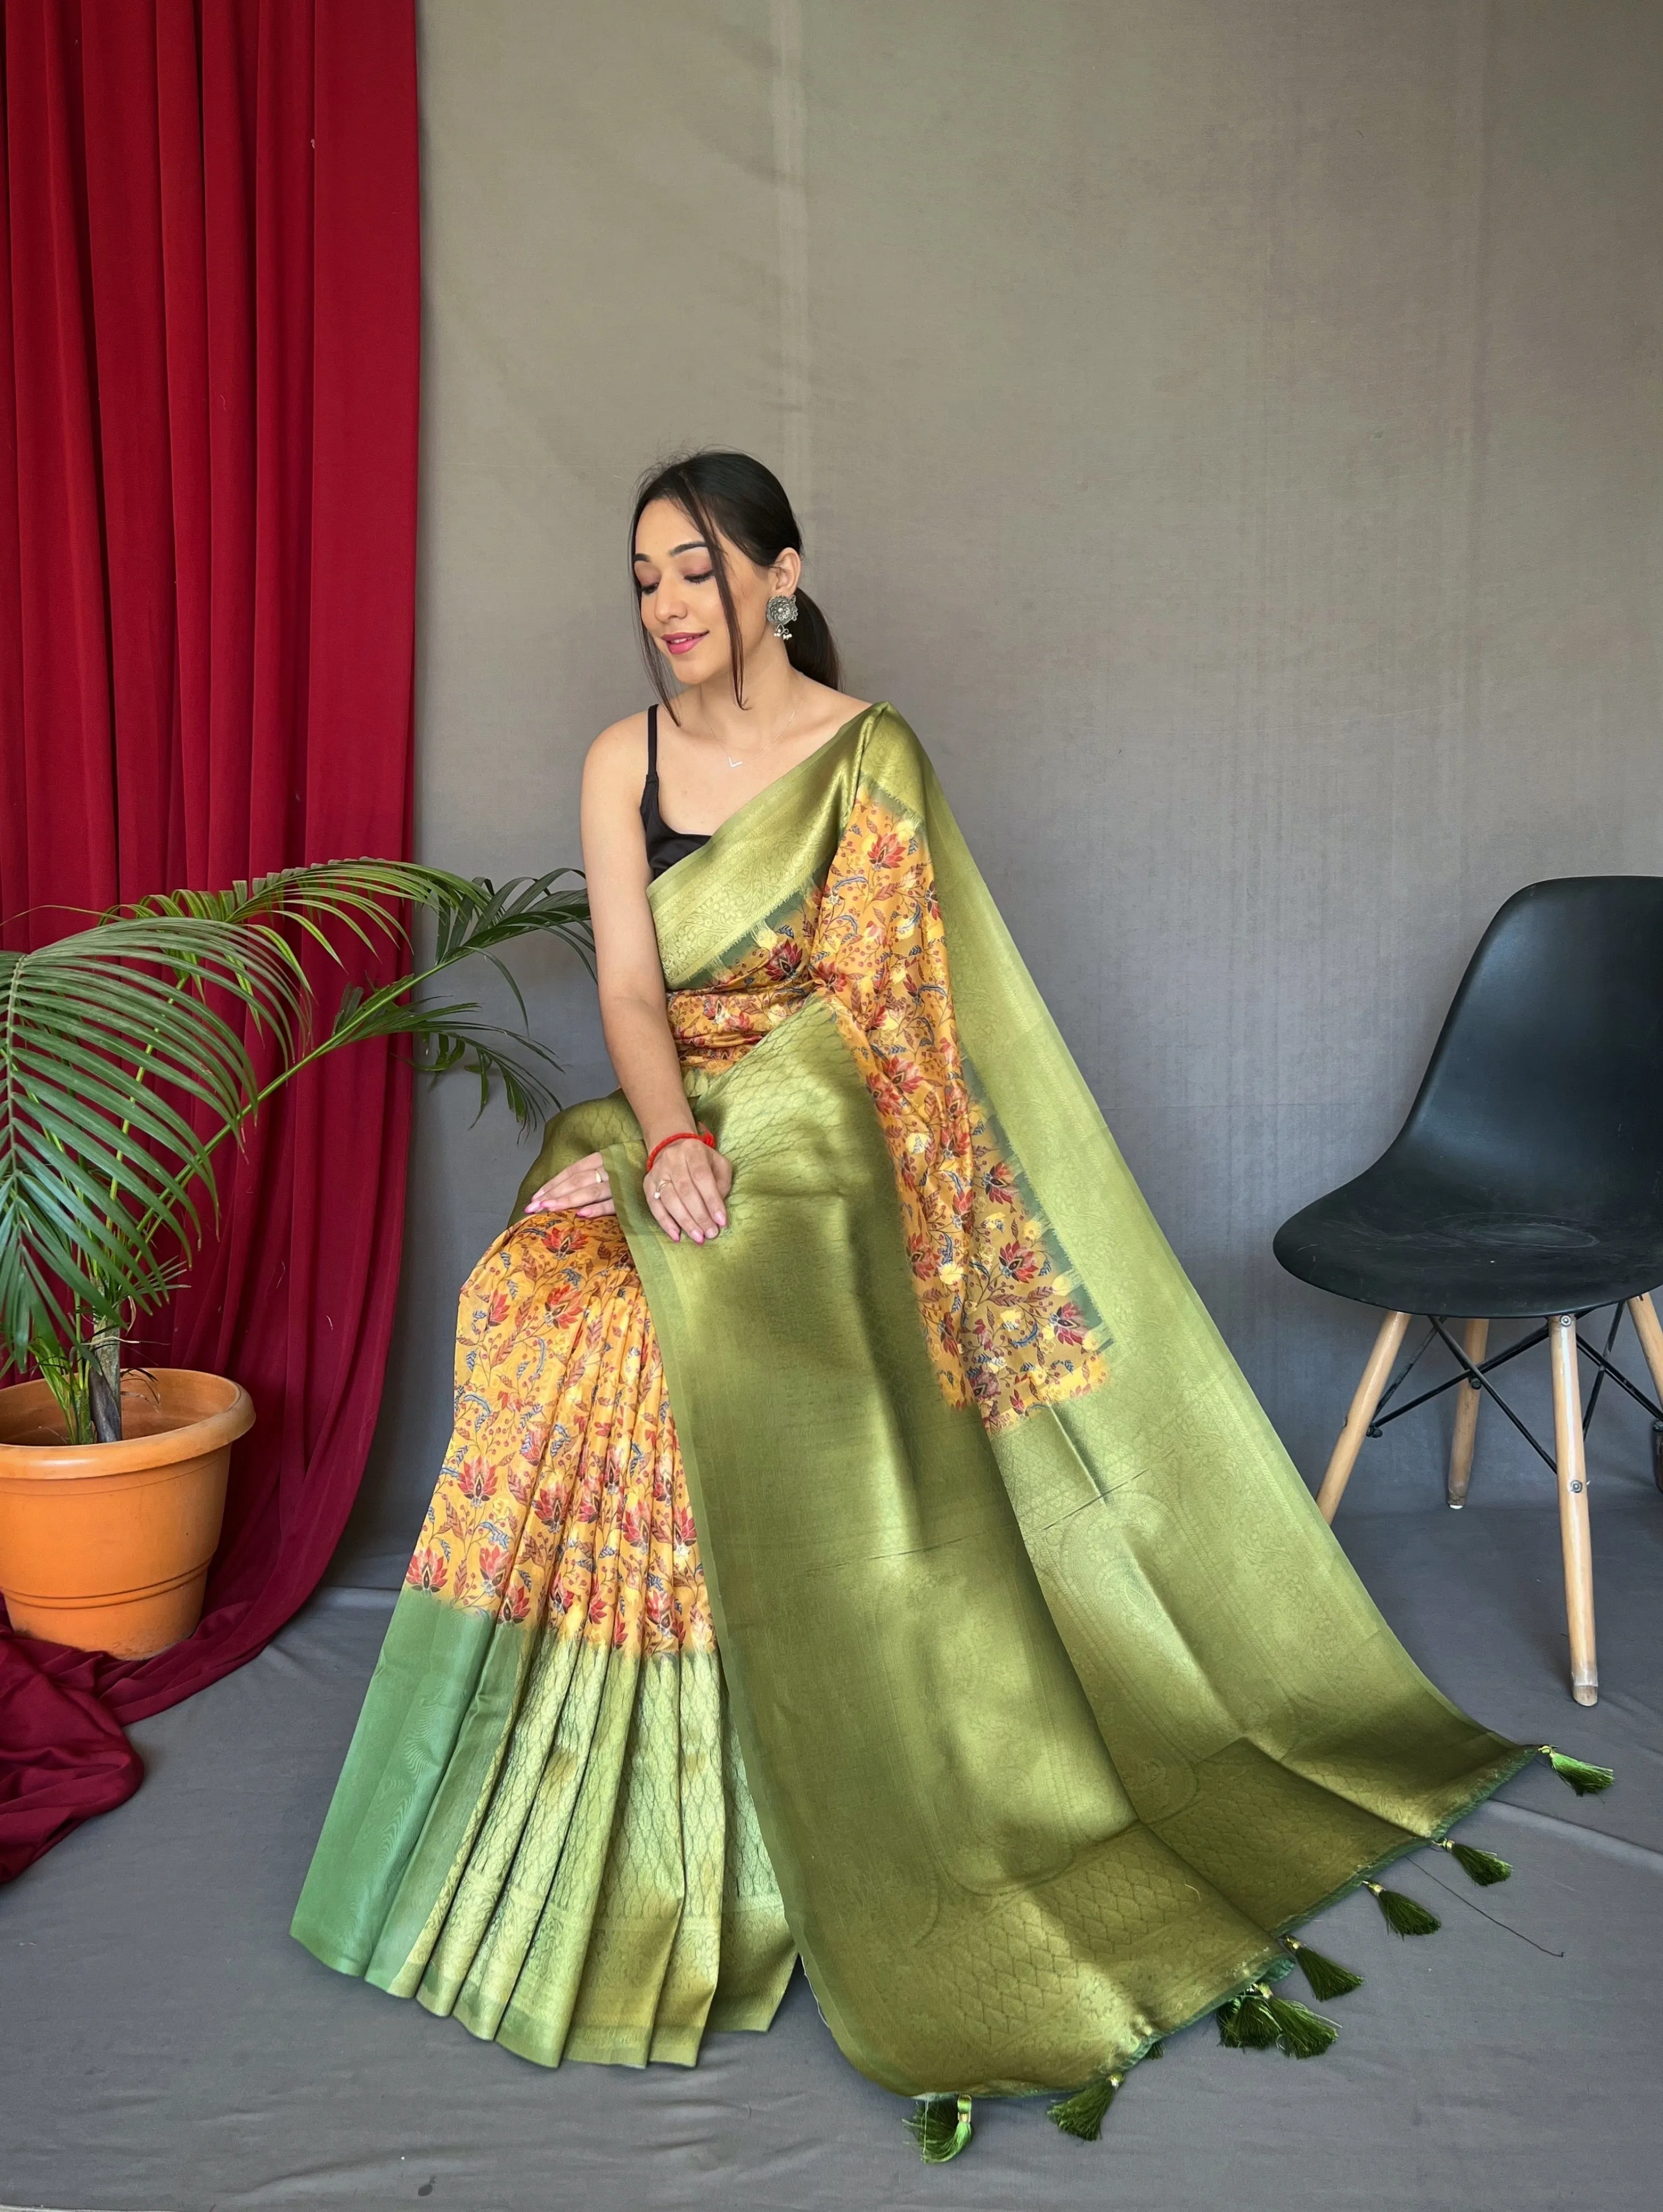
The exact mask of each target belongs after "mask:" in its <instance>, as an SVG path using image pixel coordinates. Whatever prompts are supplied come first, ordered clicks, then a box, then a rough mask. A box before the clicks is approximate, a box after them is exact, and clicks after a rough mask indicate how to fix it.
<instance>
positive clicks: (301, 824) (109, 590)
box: [0, 0, 419, 1873]
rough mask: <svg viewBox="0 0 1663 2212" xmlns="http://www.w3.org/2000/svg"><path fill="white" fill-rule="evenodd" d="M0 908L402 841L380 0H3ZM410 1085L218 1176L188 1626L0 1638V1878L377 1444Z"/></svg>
mask: <svg viewBox="0 0 1663 2212" xmlns="http://www.w3.org/2000/svg"><path fill="white" fill-rule="evenodd" d="M3 36H4V45H3V66H4V76H5V88H4V90H5V133H6V142H5V165H4V177H3V191H4V193H5V204H4V206H3V209H0V254H3V255H4V257H5V260H4V265H3V267H0V777H3V801H4V803H3V807H0V915H5V916H9V917H12V919H11V920H10V921H9V923H8V926H7V935H6V942H7V943H8V944H9V945H14V946H20V945H27V944H29V943H31V942H35V943H38V942H40V941H42V940H43V939H48V938H51V937H52V936H54V935H57V934H58V933H61V932H62V931H63V930H64V929H66V928H70V927H74V926H76V925H75V918H74V917H73V916H72V915H67V914H65V913H64V912H62V911H58V912H52V911H51V910H50V909H51V908H52V907H54V906H56V907H58V908H63V907H79V908H101V907H103V906H106V905H108V904H111V903H112V902H115V901H117V900H126V899H130V898H134V897H137V896H140V895H142V894H143V893H144V892H147V891H150V890H160V889H163V888H167V887H172V886H173V885H178V884H193V885H202V886H206V887H216V886H220V885H223V884H228V883H230V882H232V881H233V880H234V879H236V878H240V877H246V876H251V875H258V874H262V873H264V872H266V871H268V870H270V869H274V868H279V867H283V866H288V865H290V864H292V863H294V862H297V861H302V860H333V859H338V858H343V857H348V856H352V857H356V856H359V855H361V854H375V855H379V856H385V857H397V856H402V855H404V854H407V853H408V851H409V849H410V701H411V671H412V650H413V626H414V604H415V558H416V396H417V365H418V314H419V236H418V204H417V181H416V33H415V22H414V0H3ZM409 1104H410V1100H409V1078H408V1074H407V1073H406V1072H405V1071H404V1068H403V1067H402V1066H401V1065H400V1064H399V1062H398V1060H397V1059H396V1058H395V1056H394V1054H392V1053H391V1050H390V1049H389V1048H386V1047H385V1046H383V1045H379V1044H370V1045H360V1046H357V1047H355V1048H352V1049H351V1050H349V1051H348V1052H347V1053H344V1054H342V1055H341V1056H340V1057H339V1058H338V1059H337V1060H333V1061H331V1062H327V1063H325V1065H324V1066H322V1067H320V1068H319V1069H317V1070H316V1071H314V1072H313V1073H312V1074H310V1075H308V1076H307V1078H305V1079H302V1081H301V1082H300V1084H298V1085H296V1086H295V1087H294V1091H292V1092H290V1093H288V1094H286V1095H285V1096H284V1097H282V1099H281V1100H280V1101H279V1102H278V1103H276V1106H275V1107H274V1109H272V1110H271V1111H270V1112H269V1113H268V1114H267V1115H265V1117H264V1119H263V1120H262V1121H260V1122H259V1123H258V1126H257V1127H256V1130H255V1132H254V1134H253V1136H252V1140H251V1142H250V1144H249V1146H248V1147H247V1150H246V1153H245V1154H244V1155H243V1156H242V1157H241V1158H240V1159H239V1160H238V1161H237V1162H236V1164H235V1165H234V1169H233V1170H231V1171H229V1172H228V1173H227V1174H226V1175H225V1176H224V1177H223V1178H222V1184H223V1188H222V1196H223V1200H224V1218H223V1222H222V1231H221V1233H220V1236H219V1237H218V1241H217V1243H215V1246H214V1247H213V1249H211V1250H209V1251H208V1252H206V1253H204V1254H203V1257H202V1258H201V1260H200V1261H199V1262H198V1263H197V1267H196V1269H195V1271H194V1275H193V1278H192V1279H191V1283H190V1285H189V1287H188V1289H187V1290H186V1291H185V1292H183V1293H181V1295H180V1296H179V1298H178V1299H177V1300H176V1301H175V1304H174V1305H173V1308H172V1309H171V1310H170V1311H169V1312H168V1313H167V1314H166V1315H163V1316H160V1317H159V1318H158V1317H153V1318H152V1321H151V1322H150V1323H149V1324H147V1327H146V1330H145V1334H144V1337H143V1354H144V1356H145V1357H146V1358H149V1359H151V1360H153V1361H155V1362H156V1363H158V1364H173V1365H179V1366H192V1367H205V1368H210V1369H213V1370H217V1371H219V1372H221V1373H224V1374H229V1375H234V1376H236V1377H237V1378H238V1379H239V1380H240V1381H241V1382H243V1383H246V1385H247V1386H248V1388H249V1389H250V1390H251V1391H252V1395H253V1398H254V1402H255V1406H256V1408H257V1413H258V1420H257V1424H256V1426H255V1428H254V1429H253V1431H252V1433H251V1434H250V1435H249V1436H248V1437H246V1438H245V1439H244V1441H243V1442H242V1443H240V1444H239V1445H238V1446H237V1447H236V1449H235V1451H234V1455H233V1462H232V1478H231V1492H230V1497H229V1499H228V1506H227V1515H226V1525H225V1533H224V1536H223V1539H222V1542H221V1546H220V1550H219V1553H218V1556H217V1559H216V1560H215V1567H214V1571H213V1573H212V1576H211V1577H210V1579H209V1590H208V1601H207V1607H206V1610H205V1612H204V1614H203V1622H202V1626H201V1627H200V1628H199V1629H198V1631H197V1633H196V1635H194V1636H193V1637H191V1638H190V1639H189V1640H188V1641H187V1642H186V1643H185V1644H179V1645H177V1646H176V1647H175V1648H174V1649H173V1650H170V1651H166V1652H163V1653H161V1655H160V1656H158V1657H156V1658H155V1659H150V1660H146V1661H143V1662H118V1661H114V1660H111V1659H108V1658H103V1657H89V1656H86V1655H70V1654H69V1653H67V1652H64V1651H63V1650H58V1648H56V1647H52V1646H46V1645H42V1644H31V1643H29V1642H27V1640H25V1639H22V1638H14V1637H6V1638H0V1873H15V1872H16V1871H17V1869H18V1868H19V1867H20V1866H21V1865H24V1864H27V1862H28V1860H29V1859H30V1858H31V1857H35V1856H38V1854H39V1851H40V1850H45V1849H46V1847H47V1845H48V1844H50V1843H51V1842H52V1841H53V1840H55V1838H56V1837H57V1836H58V1834H61V1833H62V1832H64V1830H65V1829H66V1828H67V1827H68V1826H72V1825H73V1824H74V1821H75V1820H76V1819H78V1818H82V1817H84V1816H85V1814H87V1813H88V1812H89V1811H96V1810H100V1809H103V1808H105V1807H106V1806H107V1805H108V1804H110V1803H113V1802H119V1799H120V1798H121V1797H122V1796H125V1795H127V1794H128V1793H129V1792H130V1790H131V1789H133V1788H135V1787H137V1779H138V1768H137V1760H136V1759H135V1757H134V1755H133V1754H132V1753H131V1752H130V1748H129V1747H128V1746H127V1745H126V1743H125V1741H124V1737H123V1736H122V1734H121V1730H120V1728H119V1725H118V1723H120V1722H122V1721H124V1720H135V1719H138V1718H140V1717H143V1715H145V1714H148V1713H154V1712H155V1711H159V1710H160V1709H161V1707H163V1706H165V1705H172V1704H173V1703H174V1702H175V1701H176V1700H177V1699H180V1698H184V1697H188V1696H189V1695H190V1694H191V1692H193V1691H195V1690H197V1689H200V1688H202V1687H203V1685H204V1684H206V1683H208V1682H211V1681H213V1680H216V1679H217V1677H219V1676H220V1675H222V1674H227V1673H228V1672H229V1671H230V1670H231V1669H232V1668H234V1667H237V1666H240V1664H241V1663H242V1662H243V1661H244V1660H246V1659H248V1658H250V1657H252V1656H253V1654H254V1653H255V1652H257V1651H258V1650H259V1649H260V1647H261V1646H262V1645H263V1644H264V1643H265V1642H266V1641H267V1639H268V1638H270V1636H272V1635H273V1634H274V1633H275V1632H276V1630H277V1629H278V1628H279V1627H281V1626H282V1623H283V1622H284V1621H285V1620H288V1618H289V1616H290V1615H291V1614H292V1613H294V1610H295V1609H296V1607H298V1606H299V1605H300V1603H301V1602H302V1601H304V1600H305V1598H306V1597H307V1595H309V1593H310V1592H311V1591H312V1589H313V1588H314V1587H315V1585H316V1583H317V1582H318V1580H319V1577H320V1576H321V1574H322V1572H323V1570H324V1567H325V1565H326V1564H327V1562H328V1559H329V1557H330V1554H331V1551H332V1550H333V1548H334V1546H335V1544H336V1542H337V1539H338V1537H339V1535H340V1533H341V1530H342V1528H343V1526H344V1524H345V1522H346V1517H347V1513H348V1510H349V1507H350V1505H351V1503H352V1498H353V1494H354V1492H355V1489H356V1486H357V1483H358V1480H359V1476H360V1474H361V1470H362V1468H363V1463H364V1458H365V1455H366V1452H367V1449H368V1446H369V1441H370V1436H371V1432H372V1430H373V1425H374V1421H375V1414H376V1407H377V1402H378V1400H379V1394H380V1389H381V1380H382V1371H383V1366H384V1363H385V1354H386V1346H387V1338H388V1334H389V1331H390V1328H391V1320H392V1308H393V1293H394V1288H395V1285H396V1283H397V1279H398V1257H399V1240H400V1232H401V1224H402V1216H403V1205H404V1163H405V1153H406V1145H407V1135H408V1124H409Z"/></svg>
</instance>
